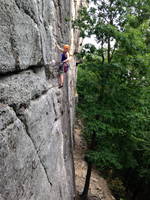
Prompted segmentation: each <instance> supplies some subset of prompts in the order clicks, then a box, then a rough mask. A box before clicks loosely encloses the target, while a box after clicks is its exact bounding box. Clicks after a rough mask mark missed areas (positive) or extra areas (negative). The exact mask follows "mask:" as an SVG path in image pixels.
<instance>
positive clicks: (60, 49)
mask: <svg viewBox="0 0 150 200" xmlns="http://www.w3.org/2000/svg"><path fill="white" fill-rule="evenodd" d="M56 47H57V48H58V49H59V51H62V52H63V51H64V50H63V49H62V48H61V47H60V46H59V45H58V44H56Z"/></svg>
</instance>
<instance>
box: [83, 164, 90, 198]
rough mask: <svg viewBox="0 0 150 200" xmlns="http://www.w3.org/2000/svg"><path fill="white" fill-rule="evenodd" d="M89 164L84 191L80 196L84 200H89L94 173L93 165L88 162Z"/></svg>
mask: <svg viewBox="0 0 150 200" xmlns="http://www.w3.org/2000/svg"><path fill="white" fill-rule="evenodd" d="M87 164H88V168H87V174H86V180H85V185H84V190H83V192H82V194H81V196H80V197H81V199H82V200H87V198H88V191H89V186H90V179H91V173H92V163H91V162H88V163H87Z"/></svg>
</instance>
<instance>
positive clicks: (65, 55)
mask: <svg viewBox="0 0 150 200" xmlns="http://www.w3.org/2000/svg"><path fill="white" fill-rule="evenodd" d="M56 46H57V48H58V49H59V50H60V51H61V52H62V55H61V64H60V66H59V78H58V79H59V88H61V87H63V84H64V73H66V72H67V71H68V68H69V59H70V58H69V49H70V46H69V45H67V44H65V45H64V47H63V49H62V48H61V47H60V46H59V45H58V44H56Z"/></svg>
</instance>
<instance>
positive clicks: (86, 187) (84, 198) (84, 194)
mask: <svg viewBox="0 0 150 200" xmlns="http://www.w3.org/2000/svg"><path fill="white" fill-rule="evenodd" d="M95 139H96V132H95V131H93V134H92V140H91V145H90V148H89V149H90V150H94V147H95ZM87 165H88V167H87V174H86V180H85V185H84V190H83V192H82V194H81V196H80V197H81V199H82V200H87V199H88V191H89V186H90V179H91V173H92V163H91V162H87Z"/></svg>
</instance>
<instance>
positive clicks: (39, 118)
mask: <svg viewBox="0 0 150 200" xmlns="http://www.w3.org/2000/svg"><path fill="white" fill-rule="evenodd" d="M79 6H81V2H80V0H78V1H76V0H0V200H71V199H74V195H75V188H74V167H73V158H72V146H73V121H74V103H75V84H76V83H75V82H76V66H75V58H74V57H72V60H71V66H70V70H69V72H68V74H66V75H65V86H64V88H63V89H59V88H58V82H57V69H58V66H54V65H53V64H52V62H51V61H52V60H56V61H57V60H59V59H60V54H59V52H58V51H57V49H56V46H55V42H56V41H57V42H58V43H60V44H63V43H69V44H71V46H72V52H74V50H75V49H76V48H77V46H78V43H79V42H78V33H77V32H74V31H73V30H71V23H70V20H69V19H72V18H74V17H75V16H76V13H77V9H78V7H79Z"/></svg>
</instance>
